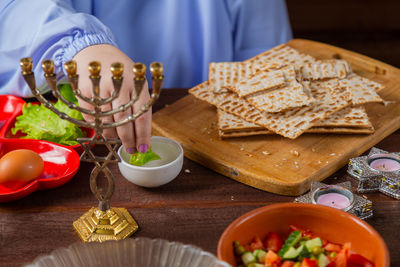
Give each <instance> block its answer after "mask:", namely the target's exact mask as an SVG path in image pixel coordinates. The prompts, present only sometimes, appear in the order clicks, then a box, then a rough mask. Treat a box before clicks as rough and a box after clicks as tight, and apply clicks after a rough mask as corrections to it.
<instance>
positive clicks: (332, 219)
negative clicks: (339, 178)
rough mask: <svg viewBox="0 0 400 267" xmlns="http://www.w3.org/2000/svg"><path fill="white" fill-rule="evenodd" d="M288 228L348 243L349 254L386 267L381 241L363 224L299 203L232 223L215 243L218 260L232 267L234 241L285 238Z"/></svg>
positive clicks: (258, 211) (275, 206)
mask: <svg viewBox="0 0 400 267" xmlns="http://www.w3.org/2000/svg"><path fill="white" fill-rule="evenodd" d="M289 225H295V226H298V227H300V228H303V229H309V230H311V231H312V232H314V233H315V234H317V235H319V236H321V237H323V238H325V239H327V240H328V241H330V242H333V243H337V244H343V243H345V242H351V246H352V249H351V250H352V251H354V252H355V253H357V254H361V255H362V256H364V257H366V258H367V259H369V260H371V261H373V262H374V263H375V266H377V267H378V266H382V267H389V266H390V258H389V251H388V249H387V247H386V244H385V242H384V241H383V239H382V237H381V236H380V235H379V234H378V233H377V232H376V231H375V230H374V229H373V228H372V227H371V226H370V225H369V224H367V223H366V222H364V221H362V220H360V219H359V218H357V217H355V216H353V215H351V214H349V213H347V212H344V211H341V210H337V209H334V208H330V207H326V206H322V205H315V204H301V203H281V204H273V205H269V206H265V207H262V208H258V209H255V210H252V211H250V212H248V213H246V214H244V215H242V216H241V217H239V218H238V219H236V220H235V221H234V222H233V223H231V224H230V225H229V226H228V228H226V229H225V231H224V232H223V234H222V236H221V238H220V239H219V242H218V258H219V259H220V260H223V261H226V262H228V263H230V264H232V265H233V266H235V257H234V254H233V241H235V240H238V241H239V242H240V243H241V244H247V243H249V242H250V241H251V239H252V238H253V237H254V236H255V235H258V236H259V237H260V238H264V237H265V236H266V235H267V233H268V232H270V231H273V232H276V233H277V234H278V235H279V236H287V235H288V233H289Z"/></svg>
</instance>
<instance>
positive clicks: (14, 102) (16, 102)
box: [0, 95, 25, 136]
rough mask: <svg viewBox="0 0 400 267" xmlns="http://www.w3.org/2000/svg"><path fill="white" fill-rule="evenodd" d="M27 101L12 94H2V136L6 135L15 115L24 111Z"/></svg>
mask: <svg viewBox="0 0 400 267" xmlns="http://www.w3.org/2000/svg"><path fill="white" fill-rule="evenodd" d="M24 104H25V101H24V100H23V99H21V98H19V97H16V96H12V95H0V136H4V134H5V129H8V127H9V124H10V123H11V121H12V120H13V119H14V120H15V117H16V116H18V115H17V114H20V113H21V112H22V106H23V105H24Z"/></svg>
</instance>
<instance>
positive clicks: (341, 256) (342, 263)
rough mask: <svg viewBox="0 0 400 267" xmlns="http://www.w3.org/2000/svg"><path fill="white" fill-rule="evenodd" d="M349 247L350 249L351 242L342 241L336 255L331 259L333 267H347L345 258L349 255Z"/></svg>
mask: <svg viewBox="0 0 400 267" xmlns="http://www.w3.org/2000/svg"><path fill="white" fill-rule="evenodd" d="M350 249H351V244H350V243H344V245H343V247H342V249H341V250H340V251H339V253H338V254H337V255H336V257H335V258H334V259H333V260H332V261H333V262H334V263H335V265H334V266H335V267H347V266H348V264H347V259H348V258H349V256H350Z"/></svg>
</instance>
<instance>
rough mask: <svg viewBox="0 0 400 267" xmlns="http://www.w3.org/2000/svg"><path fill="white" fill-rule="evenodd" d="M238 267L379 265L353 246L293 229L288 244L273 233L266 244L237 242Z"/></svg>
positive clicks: (262, 242) (353, 266)
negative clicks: (357, 251) (354, 251)
mask: <svg viewBox="0 0 400 267" xmlns="http://www.w3.org/2000/svg"><path fill="white" fill-rule="evenodd" d="M234 252H235V255H236V257H237V265H238V266H241V267H242V266H243V267H244V266H246V267H263V266H264V267H360V266H363V267H372V266H375V264H374V263H373V262H371V261H369V260H368V259H366V258H365V257H363V256H361V255H359V254H355V253H353V252H352V251H351V244H350V243H345V244H343V245H339V244H334V243H331V242H329V241H327V240H325V239H323V238H322V237H319V236H317V235H315V234H314V233H312V232H311V231H309V230H304V229H301V228H299V227H296V226H290V234H289V236H288V237H287V239H286V240H284V241H283V240H282V239H281V237H280V236H279V235H278V234H276V233H274V232H270V233H268V235H267V236H266V237H265V239H264V241H262V240H261V239H260V237H258V236H255V237H254V238H253V239H252V241H251V242H250V243H249V244H240V243H239V242H238V241H235V242H234Z"/></svg>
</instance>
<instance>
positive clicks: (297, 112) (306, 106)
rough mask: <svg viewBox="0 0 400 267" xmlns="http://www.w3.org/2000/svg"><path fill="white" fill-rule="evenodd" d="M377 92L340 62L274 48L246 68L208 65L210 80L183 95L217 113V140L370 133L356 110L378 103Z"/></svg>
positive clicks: (362, 112)
mask: <svg viewBox="0 0 400 267" xmlns="http://www.w3.org/2000/svg"><path fill="white" fill-rule="evenodd" d="M380 89H382V86H381V85H380V84H378V83H376V82H373V81H370V80H368V79H366V78H363V77H361V76H358V75H356V74H355V73H352V71H351V69H350V66H349V64H348V63H347V62H346V61H344V60H324V61H322V60H321V61H318V60H316V59H314V58H312V57H311V56H309V55H304V54H301V53H299V52H298V51H296V50H295V49H293V48H291V47H289V46H287V45H280V46H278V47H275V48H273V49H271V50H269V51H266V52H264V53H262V54H260V55H258V56H256V57H254V58H252V59H250V60H248V61H246V62H231V63H228V62H223V63H211V64H210V80H209V82H205V83H202V84H200V85H198V86H196V87H194V88H192V89H190V90H189V92H190V93H191V94H192V95H194V96H195V97H197V98H199V99H202V100H204V101H207V102H208V103H210V104H212V105H214V106H216V107H217V108H218V123H219V134H220V136H221V137H222V138H227V137H236V136H248V135H256V134H279V135H282V136H285V137H288V138H291V139H294V138H297V137H298V136H300V135H301V134H302V133H304V132H308V133H372V132H373V131H374V129H373V126H372V124H371V123H370V121H369V119H368V116H367V114H366V112H365V109H364V108H363V107H360V106H357V105H359V104H363V103H368V102H381V101H383V100H382V99H381V98H380V97H379V95H378V94H377V93H376V92H377V91H378V90H380Z"/></svg>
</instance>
